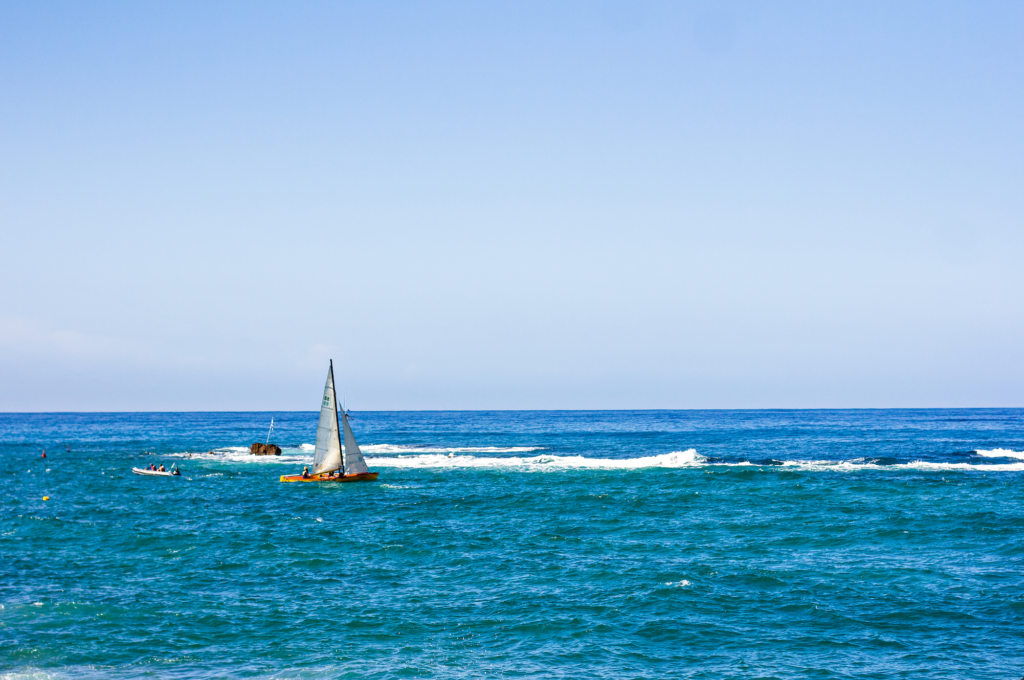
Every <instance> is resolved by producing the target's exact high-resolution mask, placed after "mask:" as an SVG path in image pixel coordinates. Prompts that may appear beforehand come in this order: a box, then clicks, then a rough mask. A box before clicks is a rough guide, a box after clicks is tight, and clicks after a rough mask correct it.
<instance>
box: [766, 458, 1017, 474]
mask: <svg viewBox="0 0 1024 680" xmlns="http://www.w3.org/2000/svg"><path fill="white" fill-rule="evenodd" d="M782 467H785V468H789V469H793V468H795V469H798V470H813V471H835V472H857V471H860V470H929V471H937V470H974V471H977V472H1022V471H1024V463H1009V464H1005V465H998V464H997V465H972V464H971V463H931V462H928V461H923V460H919V461H913V462H910V463H897V464H895V465H878V464H876V463H861V462H857V461H852V460H787V461H784V462H783V463H782Z"/></svg>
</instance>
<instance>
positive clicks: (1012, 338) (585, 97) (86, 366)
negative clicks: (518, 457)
mask: <svg viewBox="0 0 1024 680" xmlns="http://www.w3.org/2000/svg"><path fill="white" fill-rule="evenodd" d="M0 256H2V267H0V410H5V411H17V410H21V411H24V410H44V411H52V410H236V409H246V410H248V409H253V410H276V409H299V410H314V409H316V408H317V407H318V405H319V400H320V390H321V389H322V385H323V380H324V374H325V371H326V367H327V360H328V358H333V359H334V361H335V366H336V369H337V373H338V379H339V383H340V384H341V385H342V386H343V389H344V391H345V392H346V393H347V398H348V404H349V406H350V407H351V408H353V409H355V410H371V409H407V408H416V409H419V408H426V409H433V408H471V409H476V408H748V407H752V408H757V407H902V406H907V407H913V406H921V407H927V406H1024V349H1022V348H1024V270H1022V262H1024V2H1021V1H1020V0H1017V1H1015V2H966V1H965V2H959V3H948V2H934V1H930V0H929V1H927V2H910V1H907V2H895V3H894V2H875V3H872V2H805V3H783V2H775V3H765V2H743V3H706V2H695V3H681V2H666V3H658V2H630V3H618V2H536V3H530V2H511V3H503V4H502V3H493V2H476V3H428V2H415V3H398V2H394V3H380V2H366V3H359V4H354V3H347V4H342V3H335V2H324V3H315V2H302V3H284V2H282V3H277V4H267V3H256V2H237V3H229V2H220V3H209V2H161V3H153V2H120V3H110V2H106V3H104V2H88V3H83V2H64V3H46V2H3V3H0Z"/></svg>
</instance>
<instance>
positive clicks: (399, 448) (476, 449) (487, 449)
mask: <svg viewBox="0 0 1024 680" xmlns="http://www.w3.org/2000/svg"><path fill="white" fill-rule="evenodd" d="M359 448H360V449H361V450H362V452H363V453H378V454H380V453H393V454H398V455H401V454H414V455H418V454H425V453H530V452H531V451H543V450H544V448H545V447H543V446H455V447H435V446H406V445H403V444H366V445H363V446H360V447H359ZM311 450H312V449H311Z"/></svg>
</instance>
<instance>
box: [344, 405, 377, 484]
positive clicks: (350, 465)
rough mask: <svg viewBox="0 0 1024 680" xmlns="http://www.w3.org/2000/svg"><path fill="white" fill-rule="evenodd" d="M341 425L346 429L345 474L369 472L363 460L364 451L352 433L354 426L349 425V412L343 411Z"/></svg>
mask: <svg viewBox="0 0 1024 680" xmlns="http://www.w3.org/2000/svg"><path fill="white" fill-rule="evenodd" d="M341 425H342V427H343V428H344V429H345V474H346V475H361V474H363V473H364V472H369V471H370V469H369V468H368V467H366V461H365V460H363V452H362V451H360V450H359V444H357V443H356V438H355V437H354V436H353V435H352V428H351V427H349V426H348V414H347V413H345V411H342V412H341Z"/></svg>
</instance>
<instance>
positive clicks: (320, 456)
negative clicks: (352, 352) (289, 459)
mask: <svg viewBox="0 0 1024 680" xmlns="http://www.w3.org/2000/svg"><path fill="white" fill-rule="evenodd" d="M345 431H346V440H347V437H348V427H347V425H346V428H345ZM352 441H353V442H354V441H355V439H353V440H352ZM356 450H357V451H358V450H359V449H358V448H357V449H356ZM362 459H363V458H362V456H360V457H359V460H360V461H361V460H362ZM340 467H341V438H340V437H339V436H338V410H337V399H336V398H335V394H334V362H331V367H330V368H329V369H327V384H326V385H324V399H323V402H321V404H320V424H319V425H317V427H316V450H315V451H314V452H313V474H314V475H316V474H319V473H321V472H331V471H333V470H337V469H338V468H340ZM363 468H364V469H365V468H366V465H365V464H364V465H363Z"/></svg>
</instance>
